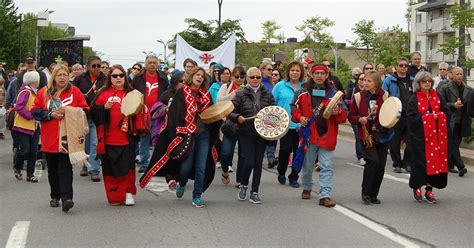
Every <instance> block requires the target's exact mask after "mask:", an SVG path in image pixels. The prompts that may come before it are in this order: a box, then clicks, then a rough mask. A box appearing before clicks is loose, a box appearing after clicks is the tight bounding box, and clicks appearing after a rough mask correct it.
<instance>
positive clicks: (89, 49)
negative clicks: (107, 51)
mask: <svg viewBox="0 0 474 248" xmlns="http://www.w3.org/2000/svg"><path fill="white" fill-rule="evenodd" d="M82 55H83V56H82V63H83V64H86V63H87V59H89V58H90V57H92V56H97V53H96V51H94V50H93V49H92V47H88V46H84V48H83V50H82Z"/></svg>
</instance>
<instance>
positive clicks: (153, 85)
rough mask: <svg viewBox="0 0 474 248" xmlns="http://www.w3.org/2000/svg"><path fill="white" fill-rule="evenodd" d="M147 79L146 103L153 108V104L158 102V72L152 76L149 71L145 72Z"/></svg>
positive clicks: (149, 107)
mask: <svg viewBox="0 0 474 248" xmlns="http://www.w3.org/2000/svg"><path fill="white" fill-rule="evenodd" d="M145 79H146V94H145V104H146V106H147V107H148V109H151V107H152V106H153V104H155V103H156V102H158V73H157V74H156V75H155V76H151V75H150V74H148V72H145Z"/></svg>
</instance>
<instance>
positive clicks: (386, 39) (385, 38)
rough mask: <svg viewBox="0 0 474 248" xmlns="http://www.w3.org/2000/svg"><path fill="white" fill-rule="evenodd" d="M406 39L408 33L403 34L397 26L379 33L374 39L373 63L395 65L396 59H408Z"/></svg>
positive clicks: (408, 50)
mask: <svg viewBox="0 0 474 248" xmlns="http://www.w3.org/2000/svg"><path fill="white" fill-rule="evenodd" d="M408 37H409V33H408V32H403V30H402V28H401V27H400V26H398V25H397V26H394V27H392V28H387V29H385V30H383V31H381V32H380V33H379V34H378V35H377V37H376V39H375V45H374V48H373V52H374V61H373V62H374V63H377V64H384V65H395V63H396V61H397V58H398V57H400V56H403V57H409V55H410V49H409V47H408V43H407V40H408Z"/></svg>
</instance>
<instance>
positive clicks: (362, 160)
mask: <svg viewBox="0 0 474 248" xmlns="http://www.w3.org/2000/svg"><path fill="white" fill-rule="evenodd" d="M359 165H360V166H364V165H365V160H364V159H363V158H360V159H359Z"/></svg>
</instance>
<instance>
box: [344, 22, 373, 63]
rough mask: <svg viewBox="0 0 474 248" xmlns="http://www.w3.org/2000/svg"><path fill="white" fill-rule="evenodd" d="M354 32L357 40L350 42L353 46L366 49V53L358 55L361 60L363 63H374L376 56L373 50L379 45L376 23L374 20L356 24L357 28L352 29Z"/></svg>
mask: <svg viewBox="0 0 474 248" xmlns="http://www.w3.org/2000/svg"><path fill="white" fill-rule="evenodd" d="M352 31H354V34H356V35H357V38H356V39H355V40H353V41H351V42H350V43H351V44H352V46H354V47H358V48H365V53H363V54H359V53H357V56H358V57H359V59H361V60H362V61H374V59H375V55H374V52H373V50H371V49H372V48H374V47H375V46H376V45H377V43H376V42H377V33H376V32H375V22H374V21H373V20H369V21H367V20H361V21H359V22H357V23H356V24H355V27H354V28H352Z"/></svg>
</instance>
